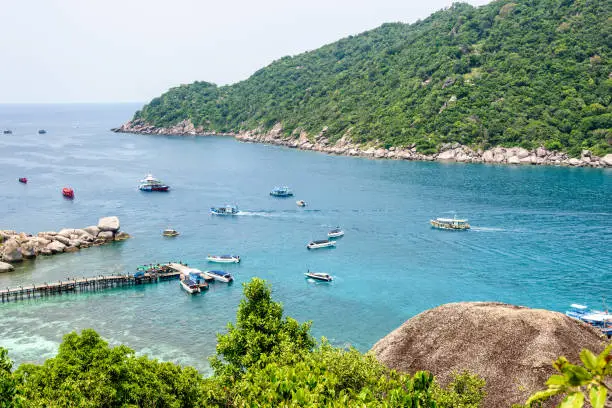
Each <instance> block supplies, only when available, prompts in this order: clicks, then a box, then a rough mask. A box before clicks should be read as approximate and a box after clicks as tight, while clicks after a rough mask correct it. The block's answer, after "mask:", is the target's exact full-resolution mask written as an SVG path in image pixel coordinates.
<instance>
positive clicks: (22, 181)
mask: <svg viewBox="0 0 612 408" xmlns="http://www.w3.org/2000/svg"><path fill="white" fill-rule="evenodd" d="M19 182H20V183H23V184H27V183H28V179H27V178H25V177H19Z"/></svg>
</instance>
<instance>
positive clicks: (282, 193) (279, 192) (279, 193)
mask: <svg viewBox="0 0 612 408" xmlns="http://www.w3.org/2000/svg"><path fill="white" fill-rule="evenodd" d="M270 195H271V196H273V197H291V196H293V191H291V189H290V188H289V187H287V186H281V187H274V188H273V189H272V191H270Z"/></svg>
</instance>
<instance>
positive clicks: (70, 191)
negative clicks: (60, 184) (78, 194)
mask: <svg viewBox="0 0 612 408" xmlns="http://www.w3.org/2000/svg"><path fill="white" fill-rule="evenodd" d="M62 195H63V196H64V197H66V198H74V190H73V189H71V188H70V187H64V188H63V189H62Z"/></svg>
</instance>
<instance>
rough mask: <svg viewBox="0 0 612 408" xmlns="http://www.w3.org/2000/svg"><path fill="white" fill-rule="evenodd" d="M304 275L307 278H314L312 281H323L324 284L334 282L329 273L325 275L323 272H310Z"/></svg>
mask: <svg viewBox="0 0 612 408" xmlns="http://www.w3.org/2000/svg"><path fill="white" fill-rule="evenodd" d="M304 275H306V277H307V278H312V279H316V280H319V281H323V282H331V281H332V280H333V278H332V277H331V275H329V274H327V273H323V272H310V271H308V272H306V273H305V274H304Z"/></svg>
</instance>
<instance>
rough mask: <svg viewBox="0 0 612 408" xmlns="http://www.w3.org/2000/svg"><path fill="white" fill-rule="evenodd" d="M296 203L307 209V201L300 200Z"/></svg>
mask: <svg viewBox="0 0 612 408" xmlns="http://www.w3.org/2000/svg"><path fill="white" fill-rule="evenodd" d="M295 203H296V204H297V205H298V207H306V201H304V200H298V201H296V202H295Z"/></svg>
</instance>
